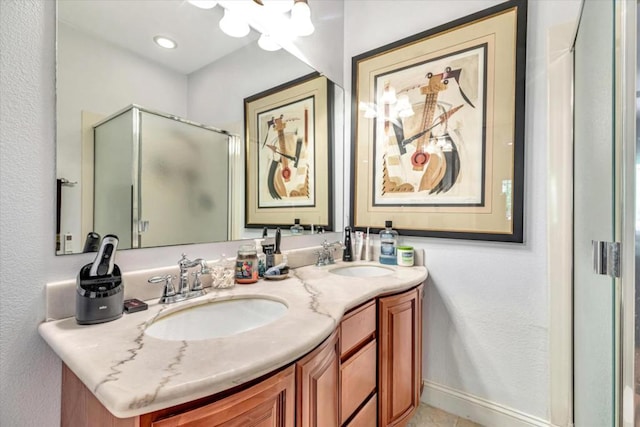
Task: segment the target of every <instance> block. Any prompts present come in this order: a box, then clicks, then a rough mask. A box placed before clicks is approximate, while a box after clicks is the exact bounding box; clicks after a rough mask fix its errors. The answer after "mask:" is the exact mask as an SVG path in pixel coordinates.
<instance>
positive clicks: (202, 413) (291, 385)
mask: <svg viewBox="0 0 640 427" xmlns="http://www.w3.org/2000/svg"><path fill="white" fill-rule="evenodd" d="M151 426H152V427H218V426H220V427H222V426H224V427H294V426H295V370H294V368H293V366H290V367H289V368H287V369H285V370H283V371H281V372H279V373H277V374H275V375H273V376H272V377H269V378H267V379H266V380H264V381H262V382H260V383H258V384H256V385H254V386H252V387H250V388H248V389H246V390H243V391H240V392H238V393H235V394H233V395H231V396H229V397H227V398H224V399H222V400H219V401H217V402H214V403H211V404H209V405H205V406H203V407H200V408H197V409H194V410H191V411H188V412H184V413H182V414H178V415H174V416H172V417H169V418H165V419H163V420H158V421H154V422H153V423H152V424H151Z"/></svg>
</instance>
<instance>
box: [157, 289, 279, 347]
mask: <svg viewBox="0 0 640 427" xmlns="http://www.w3.org/2000/svg"><path fill="white" fill-rule="evenodd" d="M287 310H288V308H287V306H286V305H285V304H283V303H281V302H279V301H274V300H271V299H266V298H242V299H233V300H224V301H216V302H211V303H208V304H203V305H198V306H195V307H190V308H186V309H184V310H180V311H178V312H176V313H173V314H171V315H168V316H166V317H162V318H160V319H158V320H156V321H155V322H153V323H152V324H151V325H150V326H149V327H148V328H147V329H146V330H145V334H147V335H150V336H152V337H154V338H158V339H162V340H170V341H195V340H206V339H211V338H221V337H228V336H231V335H235V334H239V333H241V332H246V331H250V330H251V329H255V328H258V327H260V326H264V325H266V324H268V323H271V322H273V321H274V320H276V319H278V318H280V317H282V316H284V315H285V313H286V312H287Z"/></svg>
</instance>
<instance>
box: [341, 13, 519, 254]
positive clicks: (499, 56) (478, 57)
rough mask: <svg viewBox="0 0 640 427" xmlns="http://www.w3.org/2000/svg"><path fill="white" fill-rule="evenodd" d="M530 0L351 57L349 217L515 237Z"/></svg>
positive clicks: (440, 233) (425, 231)
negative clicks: (350, 193)
mask: <svg viewBox="0 0 640 427" xmlns="http://www.w3.org/2000/svg"><path fill="white" fill-rule="evenodd" d="M525 39H526V1H520V0H512V1H509V2H506V3H502V4H500V5H498V6H496V7H493V8H491V9H487V10H484V11H481V12H478V13H476V14H474V15H471V16H468V17H464V18H461V19H459V20H457V21H455V22H452V23H449V24H446V25H443V26H441V27H438V28H435V29H432V30H429V31H425V32H423V33H420V34H417V35H415V36H412V37H409V38H407V39H403V40H400V41H398V42H395V43H392V44H390V45H387V46H383V47H381V48H378V49H375V50H373V51H370V52H366V53H364V54H362V55H359V56H357V57H355V58H353V62H352V72H353V83H352V90H353V97H352V99H353V102H352V140H353V143H352V158H353V159H354V162H353V167H352V177H351V178H352V190H353V194H354V197H353V198H352V200H353V202H352V206H351V218H352V222H353V225H354V226H355V227H358V228H367V227H369V228H373V229H379V228H380V227H382V224H384V222H385V220H392V221H393V224H394V227H395V228H397V229H399V231H400V232H401V233H403V234H408V235H417V236H432V237H446V238H460V239H472V240H497V241H509V242H522V241H523V231H522V211H523V208H522V200H523V176H524V172H523V169H524V118H523V117H524V66H525Z"/></svg>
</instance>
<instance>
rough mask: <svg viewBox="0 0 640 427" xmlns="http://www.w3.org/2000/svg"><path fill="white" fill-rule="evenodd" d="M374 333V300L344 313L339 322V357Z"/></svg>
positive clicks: (373, 335)
mask: <svg viewBox="0 0 640 427" xmlns="http://www.w3.org/2000/svg"><path fill="white" fill-rule="evenodd" d="M375 334H376V302H375V300H373V301H371V302H369V303H367V304H365V305H363V306H361V307H358V308H356V309H355V310H353V311H351V312H349V313H348V314H347V315H345V317H344V319H342V322H341V323H340V357H344V356H345V355H346V354H348V353H349V352H350V351H352V350H353V349H355V348H356V347H357V346H358V345H360V344H362V343H365V342H366V341H367V340H368V339H369V338H370V337H375Z"/></svg>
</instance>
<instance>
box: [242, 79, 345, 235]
mask: <svg viewBox="0 0 640 427" xmlns="http://www.w3.org/2000/svg"><path fill="white" fill-rule="evenodd" d="M330 101H331V83H330V82H329V81H328V80H327V78H326V77H323V76H319V75H318V74H317V73H314V74H311V75H308V76H304V77H302V78H300V79H297V80H295V81H292V82H288V83H285V84H283V85H280V86H278V87H276V88H273V89H270V90H268V91H266V92H261V93H259V94H257V95H254V96H251V97H249V98H246V99H245V148H246V170H245V189H246V193H245V226H246V227H264V226H284V225H291V224H293V223H294V220H295V219H299V220H300V222H301V223H302V224H314V225H317V226H323V227H325V228H327V229H329V228H331V226H332V215H331V210H332V206H333V205H332V201H331V183H332V179H331V168H330V164H329V160H330V158H331V148H332V147H331V146H332V144H331V138H330V135H331V132H330V129H329V128H330V125H331V120H330V116H329V105H330Z"/></svg>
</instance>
